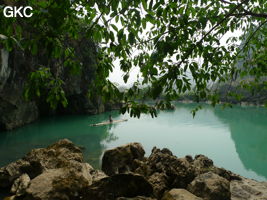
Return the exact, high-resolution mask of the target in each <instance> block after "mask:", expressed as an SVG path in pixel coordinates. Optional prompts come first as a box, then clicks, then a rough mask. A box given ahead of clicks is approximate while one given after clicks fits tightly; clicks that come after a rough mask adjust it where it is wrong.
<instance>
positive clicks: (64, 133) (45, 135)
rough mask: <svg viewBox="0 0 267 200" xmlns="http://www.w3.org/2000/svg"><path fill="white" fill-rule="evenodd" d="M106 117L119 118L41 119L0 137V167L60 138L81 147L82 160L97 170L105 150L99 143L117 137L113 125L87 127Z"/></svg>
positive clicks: (114, 114) (107, 114)
mask: <svg viewBox="0 0 267 200" xmlns="http://www.w3.org/2000/svg"><path fill="white" fill-rule="evenodd" d="M109 114H112V116H113V118H114V119H116V118H117V117H119V113H118V112H110V113H104V114H101V115H97V116H64V117H54V118H49V119H42V120H40V121H39V122H36V123H33V124H30V125H27V126H25V127H22V128H20V129H17V130H14V131H10V132H3V133H1V134H0V166H4V165H6V164H8V163H10V162H13V161H14V160H17V159H19V158H21V157H22V156H23V155H25V154H26V153H27V152H29V151H30V150H31V149H32V148H40V147H45V146H47V145H50V144H52V143H54V142H56V141H58V140H59V139H62V138H68V139H70V140H71V141H73V142H74V143H75V144H77V145H79V146H81V147H82V149H83V152H84V158H85V160H86V161H87V162H89V163H90V164H91V165H92V166H94V167H97V168H98V167H99V157H100V156H101V154H102V152H103V151H104V150H105V145H103V144H102V143H101V142H102V141H105V140H106V141H108V142H111V141H113V140H116V136H114V134H113V133H111V132H110V130H111V127H112V126H99V127H90V126H89V124H93V123H98V122H101V121H106V120H107V119H108V116H109Z"/></svg>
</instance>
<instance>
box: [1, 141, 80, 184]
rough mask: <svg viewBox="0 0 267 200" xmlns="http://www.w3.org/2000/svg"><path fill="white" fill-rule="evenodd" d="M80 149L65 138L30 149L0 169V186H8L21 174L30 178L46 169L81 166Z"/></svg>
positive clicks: (78, 167) (77, 167)
mask: <svg viewBox="0 0 267 200" xmlns="http://www.w3.org/2000/svg"><path fill="white" fill-rule="evenodd" d="M82 161H83V156H82V152H81V150H80V149H79V148H78V147H76V146H75V145H74V144H73V143H72V142H71V141H69V140H67V139H63V140H60V141H58V142H56V143H55V144H53V145H51V146H49V147H47V148H39V149H33V150H31V151H30V152H29V153H28V154H27V155H26V156H25V157H23V158H22V159H20V160H18V161H16V162H13V163H10V164H9V165H7V166H6V167H2V168H1V169H0V188H9V189H10V187H11V186H12V185H13V183H14V181H15V180H16V179H17V178H19V177H20V176H21V175H22V174H28V175H29V177H30V178H31V179H33V178H35V177H36V176H38V175H40V174H42V173H43V172H44V171H46V170H48V169H56V168H63V167H68V168H76V169H80V168H82V167H83V165H82V164H81V163H82Z"/></svg>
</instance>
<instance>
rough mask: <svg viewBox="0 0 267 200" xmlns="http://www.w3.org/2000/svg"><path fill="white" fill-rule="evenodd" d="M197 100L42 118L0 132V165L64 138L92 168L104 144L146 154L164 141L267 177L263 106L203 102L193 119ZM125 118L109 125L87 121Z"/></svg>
mask: <svg viewBox="0 0 267 200" xmlns="http://www.w3.org/2000/svg"><path fill="white" fill-rule="evenodd" d="M195 106H196V104H176V107H177V108H176V110H174V111H161V112H160V113H159V116H158V117H157V118H154V119H152V118H151V117H150V116H149V115H143V116H141V118H140V119H135V118H130V117H129V116H128V115H120V114H119V113H118V112H117V111H112V112H106V113H103V114H100V115H95V116H86V115H79V116H61V117H53V118H49V119H42V120H39V121H37V122H35V123H33V124H30V125H27V126H24V127H22V128H19V129H17V130H14V131H9V132H1V133H0V167H1V166H4V165H6V164H8V163H10V162H12V161H15V160H17V159H19V158H21V157H22V156H23V155H25V154H26V153H27V152H29V151H30V150H31V149H32V148H40V147H45V146H47V145H50V144H52V143H53V142H56V141H57V140H59V139H62V138H68V139H70V140H72V141H73V142H74V143H75V144H77V145H79V146H82V147H84V150H83V151H84V158H85V160H86V161H87V162H89V163H90V164H91V165H93V166H94V167H96V168H99V166H100V158H101V156H102V154H103V152H104V151H105V150H106V149H109V148H112V147H116V146H119V145H122V144H126V143H129V142H140V143H142V145H143V146H144V149H145V150H146V155H149V154H150V152H151V149H152V148H153V146H157V147H159V148H163V147H167V148H169V149H170V150H171V151H172V152H173V153H174V154H175V155H176V156H178V157H183V156H185V155H192V156H195V155H197V154H204V155H206V156H208V157H209V158H211V159H212V160H213V161H214V163H215V165H217V166H221V167H224V168H226V169H229V170H231V171H233V172H236V173H238V174H241V175H242V176H245V177H248V178H253V179H256V180H260V181H262V180H265V181H266V180H267V145H266V144H267V109H266V108H258V107H239V106H235V107H234V108H227V109H222V108H220V107H216V108H212V107H211V106H208V105H205V106H204V108H203V109H202V110H200V111H199V112H197V115H196V117H195V118H194V119H193V117H192V114H191V113H190V111H191V110H192V109H193V108H194V107H195ZM109 114H112V116H113V118H114V119H125V118H126V119H129V120H128V122H122V123H118V124H113V125H107V126H101V127H90V126H89V124H92V123H98V122H102V121H106V120H107V119H108V116H109Z"/></svg>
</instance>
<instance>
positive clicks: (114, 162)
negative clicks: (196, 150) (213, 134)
mask: <svg viewBox="0 0 267 200" xmlns="http://www.w3.org/2000/svg"><path fill="white" fill-rule="evenodd" d="M144 154H145V151H144V149H143V148H142V146H141V144H139V143H130V144H127V145H125V146H121V147H118V148H115V149H111V150H107V151H106V152H105V153H104V156H103V160H102V171H100V170H96V169H93V167H92V166H90V164H88V163H85V162H83V156H82V152H81V150H80V148H78V147H77V146H75V145H74V144H73V143H72V142H71V141H69V140H67V139H64V140H60V141H58V142H57V143H55V144H53V145H51V146H49V147H47V148H41V149H33V150H32V151H31V152H29V153H28V154H27V155H25V156H24V157H23V158H22V159H20V160H18V161H16V162H13V163H10V164H9V165H7V166H6V167H3V168H1V169H0V191H5V192H7V191H8V192H10V197H7V198H5V199H6V200H78V199H79V200H80V199H81V200H156V199H159V200H230V199H231V200H239V199H242V200H252V199H253V200H267V183H266V182H257V181H254V180H251V179H246V178H244V177H241V176H239V175H236V174H234V173H232V172H230V171H227V170H225V169H222V168H218V167H216V166H214V165H213V162H212V160H210V159H209V158H207V157H205V156H203V155H198V156H196V157H195V158H192V157H191V156H186V157H185V158H177V157H176V156H174V155H172V152H171V151H170V150H168V149H165V148H164V149H162V150H160V149H157V148H156V147H154V148H153V150H152V153H151V155H150V156H149V157H144Z"/></svg>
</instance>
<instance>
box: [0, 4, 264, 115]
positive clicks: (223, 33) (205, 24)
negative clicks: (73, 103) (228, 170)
mask: <svg viewBox="0 0 267 200" xmlns="http://www.w3.org/2000/svg"><path fill="white" fill-rule="evenodd" d="M10 2H13V1H3V2H2V3H4V4H10ZM17 2H18V3H19V2H20V1H17ZM23 4H26V5H29V6H32V7H33V9H34V15H33V17H31V18H27V19H26V18H3V17H2V16H1V19H0V20H1V21H0V34H2V35H4V36H6V37H7V38H8V39H7V40H4V41H2V43H3V45H4V46H5V48H7V49H8V50H12V48H14V46H18V44H19V45H20V46H21V48H22V49H28V50H30V51H31V53H32V54H33V55H34V54H36V53H37V52H38V51H40V49H41V48H47V49H49V51H50V52H51V54H50V56H51V58H58V57H66V58H67V61H68V62H66V63H71V65H74V66H76V65H75V63H72V57H71V56H69V55H70V54H71V52H72V49H64V48H63V46H64V45H63V43H64V40H65V37H70V38H73V39H77V38H79V37H80V34H81V24H82V25H83V26H82V27H83V28H82V32H83V33H84V34H85V35H86V37H87V38H88V39H90V40H92V41H94V42H95V43H96V44H98V46H99V49H98V52H99V57H98V65H99V66H98V70H97V78H96V80H95V86H96V87H97V88H98V91H99V94H101V95H102V97H103V98H106V99H107V98H112V97H114V98H117V99H120V100H122V101H123V102H124V107H123V108H122V112H126V111H128V112H130V114H131V115H132V116H140V113H141V112H144V113H151V115H152V117H153V116H155V115H156V112H155V109H154V107H151V106H147V105H145V104H143V103H140V102H135V97H136V96H137V95H138V94H140V91H141V89H140V86H141V85H146V86H149V89H148V90H147V92H146V93H142V95H145V96H146V97H151V98H153V99H157V98H158V97H159V96H160V95H162V94H164V100H162V101H159V102H158V106H161V105H164V106H165V105H169V102H170V101H171V100H175V99H177V98H178V97H179V96H180V95H181V94H183V93H186V92H188V91H190V92H193V94H194V96H195V97H196V101H199V100H201V99H206V100H210V101H211V102H212V103H213V104H216V103H218V102H219V97H218V94H217V91H216V89H214V88H212V87H210V85H211V84H212V83H221V82H231V81H233V80H235V79H236V77H246V76H249V77H250V78H249V79H248V80H246V81H240V84H242V85H243V86H244V87H246V88H251V89H254V88H255V87H256V86H259V85H260V87H261V88H264V89H267V82H266V79H265V77H266V75H267V60H266V58H267V49H266V47H267V37H266V36H267V25H266V24H267V23H266V22H267V2H266V1H265V0H231V1H227V0H213V1H211V0H195V1H191V0H149V1H146V0H133V1H129V0H120V1H116V0H97V1H94V0H90V1H87V0H79V1H78V0H71V1H58V0H39V1H37V0H27V1H23ZM22 27H23V28H22ZM24 29H27V30H31V31H28V33H27V34H23V32H24ZM237 32H239V34H237ZM230 33H232V34H230ZM40 42H41V44H42V46H40V45H38V44H40ZM241 42H242V44H241V45H240V43H241ZM248 57H249V58H250V59H247V58H248ZM115 59H118V60H119V63H120V69H121V70H122V71H123V72H124V73H125V75H124V77H123V78H124V81H125V82H127V79H128V77H129V75H130V72H131V70H132V68H134V67H139V68H140V76H142V79H139V81H138V82H137V83H135V84H134V85H133V86H132V87H131V88H129V89H128V90H126V91H124V92H120V91H119V90H118V89H117V88H116V86H115V85H114V84H112V83H111V82H109V81H108V80H107V77H108V75H109V73H110V72H112V70H113V68H114V66H113V64H112V61H114V60H115ZM240 60H243V61H244V62H242V66H241V67H240V66H239V65H238V64H237V63H238V62H239V61H240ZM76 67H77V66H76ZM36 70H37V69H36ZM38 73H40V72H38ZM140 80H141V81H140ZM89 93H90V88H89ZM63 100H64V101H65V99H64V98H63Z"/></svg>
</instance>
